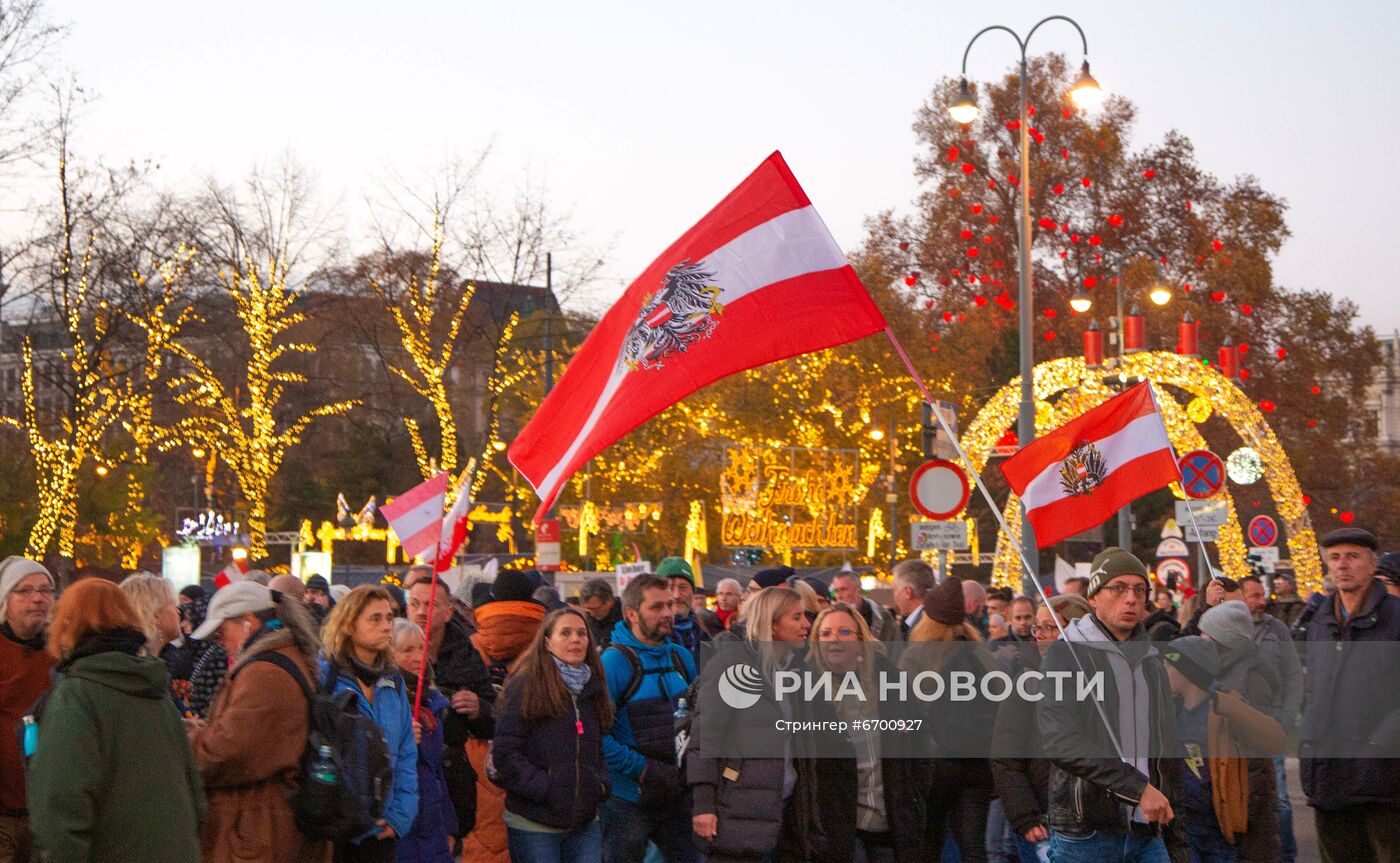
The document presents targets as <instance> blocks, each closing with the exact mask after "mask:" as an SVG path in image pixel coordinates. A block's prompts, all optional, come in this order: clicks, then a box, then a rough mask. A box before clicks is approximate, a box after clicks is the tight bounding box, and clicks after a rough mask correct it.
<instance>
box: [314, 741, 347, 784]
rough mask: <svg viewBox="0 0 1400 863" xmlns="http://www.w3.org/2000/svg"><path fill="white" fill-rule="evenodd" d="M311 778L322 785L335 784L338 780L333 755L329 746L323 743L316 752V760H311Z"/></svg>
mask: <svg viewBox="0 0 1400 863" xmlns="http://www.w3.org/2000/svg"><path fill="white" fill-rule="evenodd" d="M311 779H312V780H313V781H315V782H318V783H320V784H322V785H335V784H337V783H338V782H339V781H340V779H339V777H338V776H337V775H336V771H335V757H334V754H333V753H332V752H331V748H330V747H329V746H326V745H324V744H323V745H322V746H321V749H320V750H319V751H318V752H317V753H316V760H315V761H313V762H311Z"/></svg>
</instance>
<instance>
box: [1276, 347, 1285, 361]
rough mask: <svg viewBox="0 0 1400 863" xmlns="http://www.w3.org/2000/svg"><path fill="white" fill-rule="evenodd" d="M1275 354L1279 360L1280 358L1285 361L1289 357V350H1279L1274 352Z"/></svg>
mask: <svg viewBox="0 0 1400 863" xmlns="http://www.w3.org/2000/svg"><path fill="white" fill-rule="evenodd" d="M1274 353H1276V354H1278V358H1279V359H1284V358H1285V357H1287V356H1288V349H1287V348H1279V349H1278V350H1276V351H1274Z"/></svg>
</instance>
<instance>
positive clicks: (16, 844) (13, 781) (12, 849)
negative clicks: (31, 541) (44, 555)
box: [0, 556, 54, 860]
mask: <svg viewBox="0 0 1400 863" xmlns="http://www.w3.org/2000/svg"><path fill="white" fill-rule="evenodd" d="M53 606H54V582H53V577H52V576H51V575H49V571H48V570H47V569H45V568H44V565H43V564H41V563H38V562H37V561H33V560H29V559H28V558H24V557H18V556H13V557H7V558H5V559H4V560H0V612H3V615H2V616H3V619H0V860H10V859H23V858H24V857H27V856H28V849H29V847H30V840H29V821H28V808H27V803H26V800H25V793H24V758H23V755H22V754H21V752H20V743H19V735H18V733H17V732H16V731H15V729H17V728H18V727H19V725H20V722H21V719H22V717H23V716H24V715H25V713H27V712H28V710H29V708H30V706H31V705H32V704H34V702H35V701H37V700H38V699H39V696H41V695H43V694H44V693H45V692H47V691H48V690H49V687H50V686H51V685H52V678H51V677H50V674H49V672H50V670H51V669H52V668H53V665H54V658H53V656H51V655H50V654H49V653H48V652H47V651H46V650H44V646H45V643H46V641H45V637H44V635H45V630H47V629H48V626H49V621H50V620H51V619H52V616H53Z"/></svg>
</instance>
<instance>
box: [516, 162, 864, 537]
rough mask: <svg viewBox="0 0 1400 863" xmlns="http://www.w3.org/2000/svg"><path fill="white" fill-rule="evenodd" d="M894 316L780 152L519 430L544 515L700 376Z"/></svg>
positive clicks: (610, 321) (847, 334)
mask: <svg viewBox="0 0 1400 863" xmlns="http://www.w3.org/2000/svg"><path fill="white" fill-rule="evenodd" d="M884 328H885V319H884V317H883V316H882V315H881V314H880V310H879V309H878V308H876V306H875V303H874V301H873V300H871V298H870V294H869V293H867V292H866V290H865V286H864V285H862V284H861V283H860V279H859V278H858V277H857V276H856V273H855V270H854V269H852V267H851V265H850V263H849V262H848V261H847V260H846V256H845V255H844V254H843V253H842V252H841V249H840V247H839V246H837V245H836V241H835V240H833V239H832V238H831V234H830V233H829V232H828V231H827V229H826V225H825V224H824V223H823V222H822V220H821V217H820V216H818V215H817V212H816V210H815V209H813V207H812V203H811V201H809V200H808V199H807V195H806V193H804V192H803V191H802V187H801V186H799V185H798V183H797V180H796V178H795V177H793V175H792V171H790V170H789V169H788V166H787V163H786V162H785V161H783V157H782V155H781V154H780V153H774V154H773V155H772V156H769V157H768V159H767V160H765V161H764V162H763V164H761V165H759V167H758V169H757V170H756V171H754V172H753V173H752V174H750V175H749V177H748V178H747V179H746V180H744V182H742V183H740V184H739V187H738V188H736V189H735V190H734V191H733V192H731V193H729V195H728V196H727V197H726V198H725V199H724V200H723V201H721V202H720V203H719V204H718V205H717V206H716V207H715V208H714V209H713V210H711V211H710V212H709V213H708V214H707V215H706V216H705V217H704V218H703V219H701V220H700V221H699V222H698V223H697V224H696V225H695V226H694V227H692V228H691V229H690V230H689V231H687V232H686V233H685V234H684V236H682V237H681V238H680V239H679V240H677V241H676V242H675V243H673V244H671V247H670V248H668V249H667V250H666V251H665V252H662V253H661V256H660V257H659V258H657V259H656V260H655V261H654V262H652V264H651V266H649V267H647V269H646V271H645V272H643V273H642V275H641V276H640V277H639V278H638V279H637V280H636V281H635V282H633V283H632V284H631V285H630V286H629V287H628V288H627V291H626V292H625V293H624V294H623V296H622V298H621V299H619V300H618V301H617V303H615V304H614V305H613V307H612V308H611V309H609V310H608V313H607V314H606V315H604V316H603V319H602V320H601V321H599V323H598V325H597V326H596V327H594V328H593V331H592V332H591V333H590V334H589V336H588V338H587V340H586V341H584V343H583V346H582V347H580V348H579V350H578V353H576V354H575V355H574V357H573V359H572V360H571V361H570V362H569V366H568V368H567V369H566V370H565V372H564V375H563V377H561V378H560V380H559V385H558V386H556V387H555V388H554V389H553V390H552V391H551V392H550V394H549V395H548V396H546V397H545V400H544V402H543V403H542V404H541V405H540V407H539V410H537V411H536V412H535V415H534V416H533V417H531V419H530V422H529V424H527V425H526V426H525V428H524V429H523V430H522V431H521V433H520V435H519V437H517V438H516V439H515V440H514V441H513V442H512V443H511V445H510V450H509V452H508V455H509V458H510V462H511V464H512V465H514V466H515V468H516V469H517V470H519V471H520V473H521V474H522V475H523V476H524V477H525V478H526V479H527V480H529V481H530V484H531V485H533V486H534V488H535V491H536V492H537V493H538V494H539V496H540V507H539V510H538V511H537V512H536V513H535V521H536V522H538V521H539V520H540V519H541V518H542V517H543V515H544V513H545V512H546V511H547V510H548V509H549V507H550V505H551V504H553V502H554V500H555V499H556V498H557V497H558V496H559V491H560V489H561V488H562V487H563V486H564V483H566V482H568V480H569V478H570V477H571V476H573V474H574V472H575V471H577V470H578V469H579V467H581V466H582V465H583V464H584V462H586V461H588V460H589V459H590V458H592V457H593V456H595V455H597V454H598V453H599V452H601V451H602V450H604V449H605V448H607V447H608V446H609V445H610V444H612V443H613V442H614V441H616V440H617V439H618V438H621V437H622V436H623V435H625V434H627V433H628V432H629V431H631V430H632V429H634V428H636V427H637V426H639V425H641V424H642V423H643V422H646V421H647V420H648V419H650V418H651V417H653V416H655V415H656V414H657V413H659V412H661V411H662V410H665V409H666V408H668V407H670V406H671V405H673V404H675V403H676V402H678V401H680V400H681V399H683V398H685V397H686V396H688V395H690V394H691V393H693V392H695V391H696V390H698V389H700V388H701V387H703V386H705V385H707V384H709V383H712V382H714V381H716V380H719V379H720V378H722V377H726V376H728V375H732V374H735V373H737V372H741V371H744V370H745V369H751V368H753V367H755V366H761V365H764V364H766V363H771V362H775V361H777V360H782V359H787V358H788V357H793V356H797V355H798V354H804V353H810V352H812V351H819V350H823V349H825V348H830V347H834V346H836V345H840V344H845V343H846V342H851V341H855V340H856V339H859V338H863V337H864V336H868V335H871V334H873V333H878V332H880V331H881V330H883V329H884Z"/></svg>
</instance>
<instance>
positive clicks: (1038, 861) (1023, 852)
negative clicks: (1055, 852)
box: [1015, 833, 1050, 863]
mask: <svg viewBox="0 0 1400 863" xmlns="http://www.w3.org/2000/svg"><path fill="white" fill-rule="evenodd" d="M1015 836H1016V857H1017V859H1018V860H1020V863H1044V860H1045V858H1042V857H1041V856H1040V855H1039V854H1038V853H1036V849H1037V848H1041V847H1043V848H1044V849H1045V850H1046V851H1047V852H1048V851H1049V850H1050V840H1049V839H1046V840H1045V841H1043V842H1027V841H1026V837H1024V836H1022V835H1021V834H1019V833H1017V834H1015Z"/></svg>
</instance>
